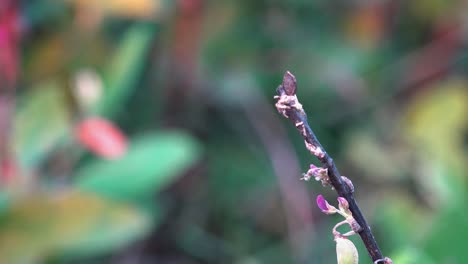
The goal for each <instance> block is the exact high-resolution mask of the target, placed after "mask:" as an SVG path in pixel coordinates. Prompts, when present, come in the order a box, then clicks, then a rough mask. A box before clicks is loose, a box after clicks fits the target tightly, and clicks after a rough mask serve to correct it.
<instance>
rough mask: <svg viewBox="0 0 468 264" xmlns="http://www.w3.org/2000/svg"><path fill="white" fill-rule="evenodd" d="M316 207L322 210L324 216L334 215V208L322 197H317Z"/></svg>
mask: <svg viewBox="0 0 468 264" xmlns="http://www.w3.org/2000/svg"><path fill="white" fill-rule="evenodd" d="M317 206H318V208H320V210H322V212H323V213H325V214H334V213H336V208H335V207H334V206H332V205H330V204H329V203H328V202H327V200H325V198H323V195H321V194H320V195H318V196H317Z"/></svg>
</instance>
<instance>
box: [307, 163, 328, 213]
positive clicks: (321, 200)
mask: <svg viewBox="0 0 468 264" xmlns="http://www.w3.org/2000/svg"><path fill="white" fill-rule="evenodd" d="M311 166H312V165H311ZM317 206H318V207H319V208H320V210H322V211H323V212H325V211H328V203H327V201H326V200H325V198H323V195H321V194H320V195H318V196H317Z"/></svg>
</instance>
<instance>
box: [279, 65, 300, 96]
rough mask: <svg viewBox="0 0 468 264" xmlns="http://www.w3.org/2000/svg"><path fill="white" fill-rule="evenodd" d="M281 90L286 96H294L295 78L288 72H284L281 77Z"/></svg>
mask: <svg viewBox="0 0 468 264" xmlns="http://www.w3.org/2000/svg"><path fill="white" fill-rule="evenodd" d="M282 86H283V89H284V91H285V92H286V95H290V96H291V95H295V94H296V89H297V84H296V77H294V75H292V73H290V72H289V71H286V73H285V74H284V77H283V84H282Z"/></svg>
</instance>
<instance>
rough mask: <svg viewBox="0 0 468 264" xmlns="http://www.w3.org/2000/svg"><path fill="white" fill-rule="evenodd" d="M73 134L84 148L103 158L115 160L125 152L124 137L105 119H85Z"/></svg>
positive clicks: (125, 143) (125, 141) (125, 139)
mask: <svg viewBox="0 0 468 264" xmlns="http://www.w3.org/2000/svg"><path fill="white" fill-rule="evenodd" d="M75 133H76V136H77V138H78V141H79V142H80V143H81V144H82V145H83V146H84V147H86V148H87V149H88V150H90V151H91V152H93V153H94V154H96V155H98V156H101V157H103V158H107V159H117V158H120V157H121V156H123V155H124V154H125V153H126V152H127V138H126V136H125V135H124V134H123V133H122V132H121V131H120V129H119V128H118V127H116V126H115V125H114V124H113V123H112V122H110V121H109V120H107V119H104V118H100V117H92V118H88V119H85V120H83V121H82V122H80V123H79V124H78V126H77V127H76V130H75Z"/></svg>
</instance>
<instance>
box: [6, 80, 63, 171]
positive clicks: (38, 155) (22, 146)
mask: <svg viewBox="0 0 468 264" xmlns="http://www.w3.org/2000/svg"><path fill="white" fill-rule="evenodd" d="M62 88H63V87H62V86H61V85H60V83H59V82H58V81H48V82H44V83H42V84H40V85H37V86H36V87H35V88H34V90H32V91H31V92H30V93H28V94H26V95H25V96H24V97H22V98H21V100H20V102H19V106H18V112H17V113H16V116H15V120H14V128H13V129H14V144H13V146H14V149H15V153H17V155H18V158H19V161H20V163H21V165H22V166H26V167H32V166H35V165H37V164H38V163H39V162H41V160H42V159H43V158H44V157H45V153H47V152H48V151H50V150H51V149H52V148H53V147H54V146H55V144H56V143H57V142H58V141H59V140H60V139H61V138H63V137H64V136H65V135H67V134H69V133H68V132H69V129H70V126H71V121H70V119H69V116H68V110H67V105H66V98H65V94H64V93H63V90H62Z"/></svg>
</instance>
